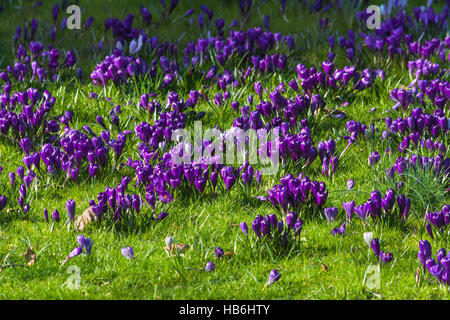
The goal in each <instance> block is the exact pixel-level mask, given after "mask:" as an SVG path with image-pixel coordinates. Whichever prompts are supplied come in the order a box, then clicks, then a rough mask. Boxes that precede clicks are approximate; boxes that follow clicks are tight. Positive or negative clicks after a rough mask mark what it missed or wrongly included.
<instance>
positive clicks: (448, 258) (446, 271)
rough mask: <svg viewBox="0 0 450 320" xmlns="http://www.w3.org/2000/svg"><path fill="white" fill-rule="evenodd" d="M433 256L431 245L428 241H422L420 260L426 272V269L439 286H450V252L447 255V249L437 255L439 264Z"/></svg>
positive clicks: (420, 244)
mask: <svg viewBox="0 0 450 320" xmlns="http://www.w3.org/2000/svg"><path fill="white" fill-rule="evenodd" d="M431 254H432V252H431V244H430V243H429V242H428V240H420V241H419V252H418V258H419V261H420V263H421V264H422V267H423V269H424V271H425V267H426V268H427V270H428V272H429V273H430V274H431V275H432V276H433V277H435V278H436V280H437V281H438V282H439V284H445V285H450V252H449V253H448V254H447V251H446V250H445V248H441V249H439V251H438V252H437V254H436V258H437V263H436V260H435V259H434V258H432V256H431Z"/></svg>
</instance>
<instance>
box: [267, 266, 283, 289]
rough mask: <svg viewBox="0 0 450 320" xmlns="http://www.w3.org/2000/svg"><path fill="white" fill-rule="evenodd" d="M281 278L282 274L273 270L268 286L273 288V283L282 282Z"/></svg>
mask: <svg viewBox="0 0 450 320" xmlns="http://www.w3.org/2000/svg"><path fill="white" fill-rule="evenodd" d="M280 278H281V274H279V273H278V270H277V269H273V270H272V271H270V274H269V280H268V281H267V283H266V286H271V285H272V284H273V283H275V282H276V281H278V280H280Z"/></svg>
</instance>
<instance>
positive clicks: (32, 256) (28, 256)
mask: <svg viewBox="0 0 450 320" xmlns="http://www.w3.org/2000/svg"><path fill="white" fill-rule="evenodd" d="M25 261H26V262H27V265H28V266H32V265H33V264H34V263H35V262H36V253H34V251H33V250H32V249H31V248H28V250H27V252H25Z"/></svg>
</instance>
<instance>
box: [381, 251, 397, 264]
mask: <svg viewBox="0 0 450 320" xmlns="http://www.w3.org/2000/svg"><path fill="white" fill-rule="evenodd" d="M380 257H381V261H383V264H386V263H389V262H391V261H392V259H393V258H394V256H393V255H392V253H390V252H384V251H381V252H380Z"/></svg>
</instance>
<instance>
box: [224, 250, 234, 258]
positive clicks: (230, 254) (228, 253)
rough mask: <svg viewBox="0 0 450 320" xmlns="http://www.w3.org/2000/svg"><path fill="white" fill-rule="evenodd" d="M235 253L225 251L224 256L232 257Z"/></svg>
mask: <svg viewBox="0 0 450 320" xmlns="http://www.w3.org/2000/svg"><path fill="white" fill-rule="evenodd" d="M233 255H234V251H227V252H224V254H223V258H231V257H232V256H233Z"/></svg>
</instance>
